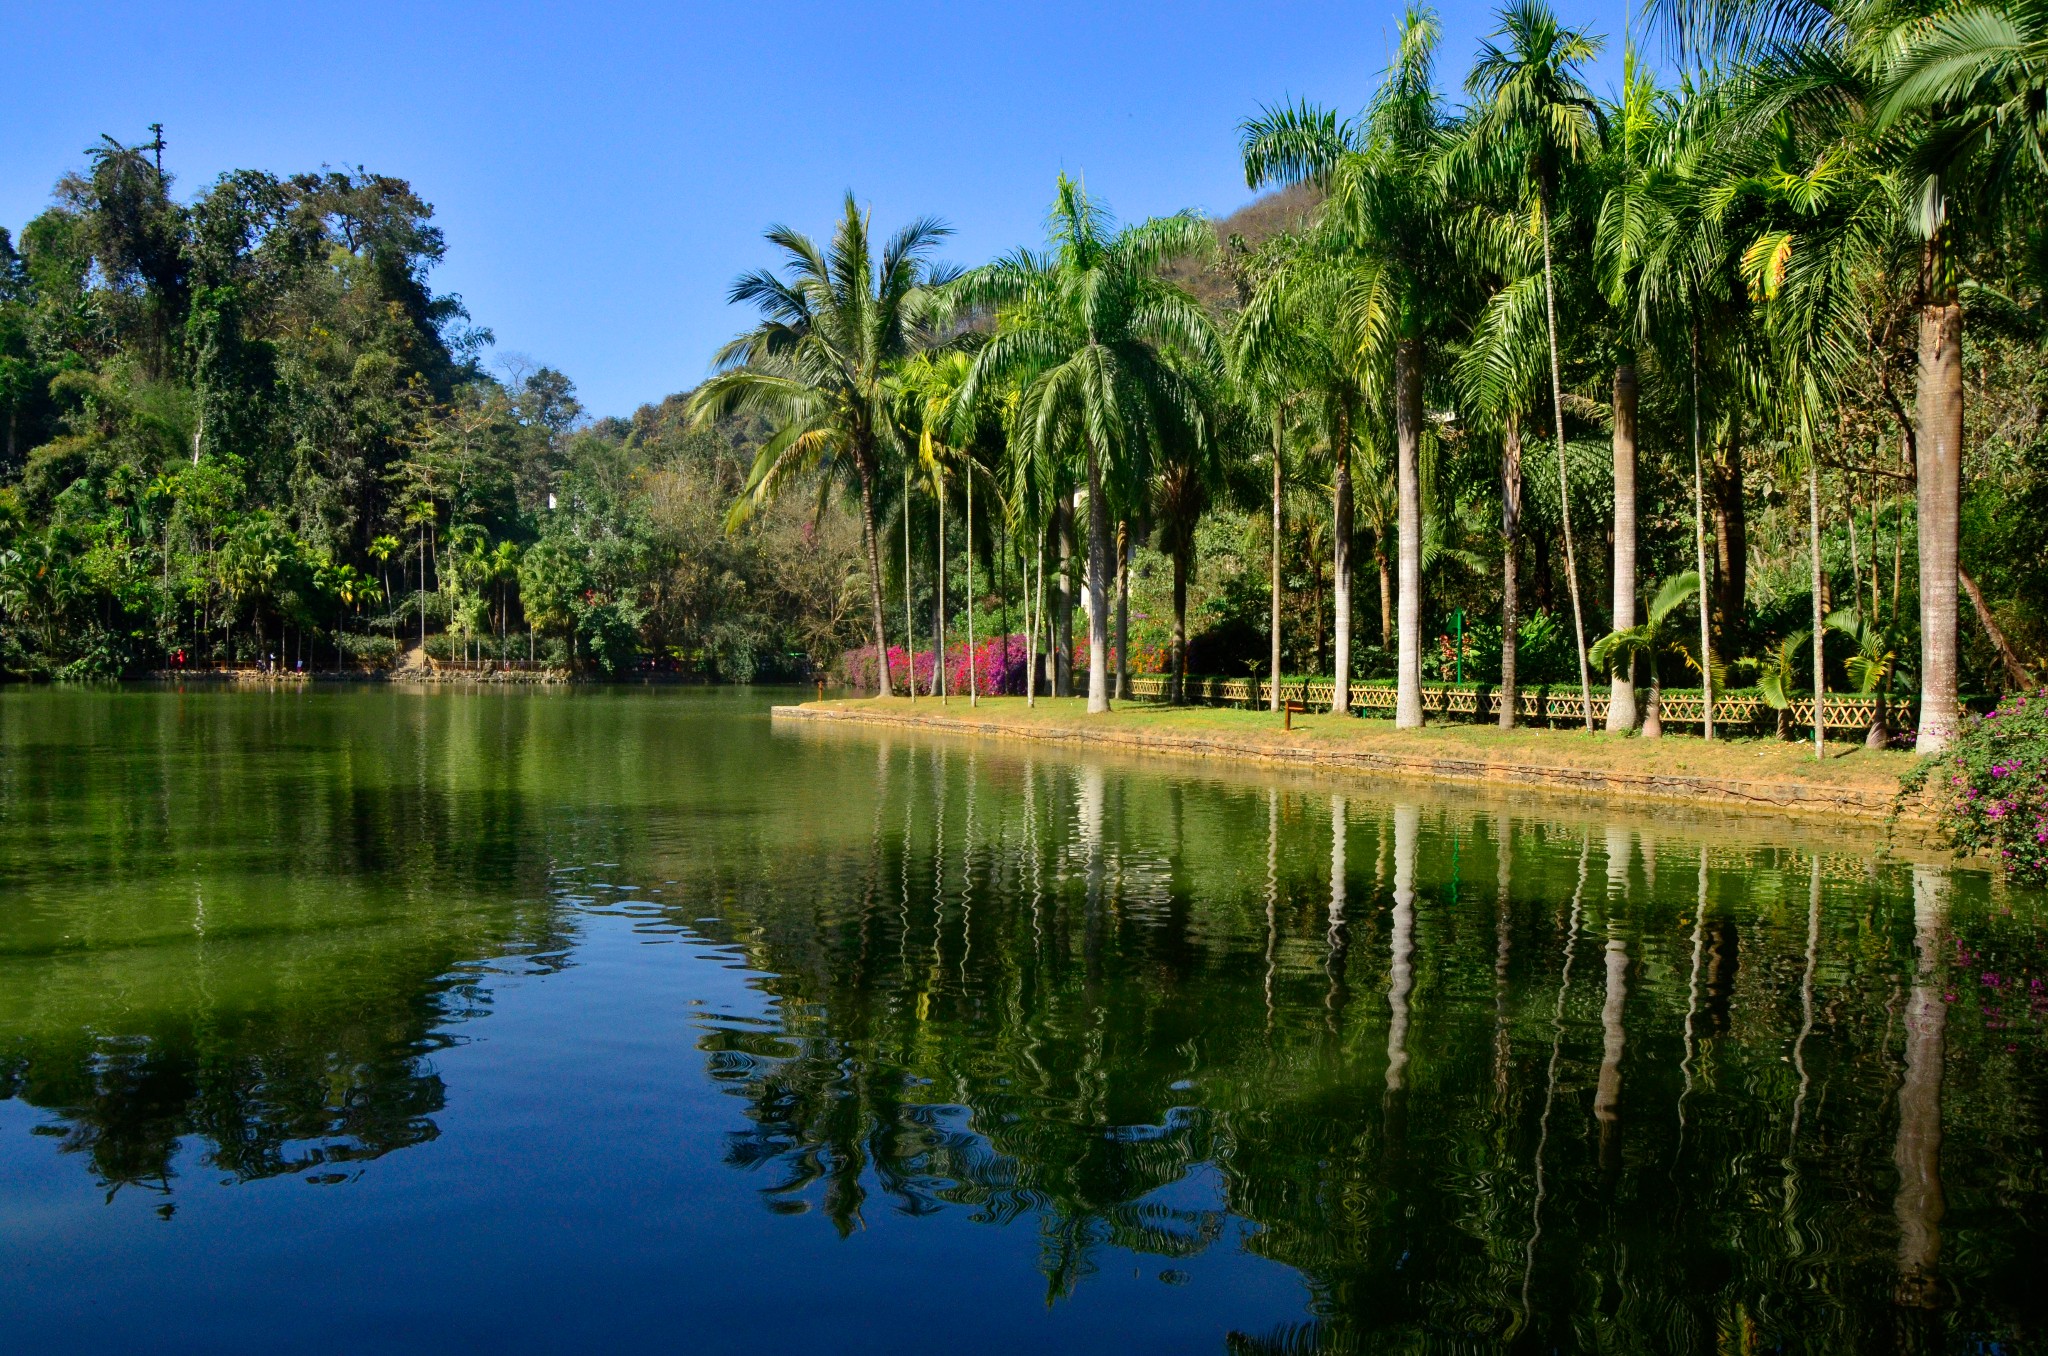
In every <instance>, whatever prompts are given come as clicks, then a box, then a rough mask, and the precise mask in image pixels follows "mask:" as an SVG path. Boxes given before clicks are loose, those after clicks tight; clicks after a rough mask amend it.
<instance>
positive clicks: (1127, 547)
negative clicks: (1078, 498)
mask: <svg viewBox="0 0 2048 1356" xmlns="http://www.w3.org/2000/svg"><path fill="white" fill-rule="evenodd" d="M1130 533H1131V525H1130V524H1129V523H1118V524H1117V528H1116V535H1117V542H1118V549H1117V553H1116V699H1117V700H1118V701H1129V700H1130V699H1131V553H1132V543H1131V537H1130Z"/></svg>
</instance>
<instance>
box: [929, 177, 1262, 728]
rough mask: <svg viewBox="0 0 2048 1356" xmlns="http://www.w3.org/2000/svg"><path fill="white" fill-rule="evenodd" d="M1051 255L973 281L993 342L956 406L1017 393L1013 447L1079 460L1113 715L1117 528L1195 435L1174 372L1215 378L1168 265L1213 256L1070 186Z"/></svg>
mask: <svg viewBox="0 0 2048 1356" xmlns="http://www.w3.org/2000/svg"><path fill="white" fill-rule="evenodd" d="M1050 226H1051V240H1050V245H1051V248H1050V249H1049V250H1048V251H1047V252H1046V253H1045V254H1042V255H1035V254H1032V253H1030V252H1028V251H1018V252H1017V253H1015V254H1011V255H1009V256H1007V257H1005V258H1003V259H1000V260H998V261H996V262H995V263H992V264H988V265H985V266H984V267H982V268H979V269H976V270H974V271H972V272H970V273H968V274H966V275H964V276H963V277H962V278H961V279H960V280H959V282H958V284H957V288H958V293H959V296H960V298H961V300H962V301H963V302H964V303H965V304H966V305H968V306H971V307H980V308H987V309H989V310H992V311H993V312H994V313H995V317H996V331H995V334H994V335H993V336H992V337H991V338H990V339H989V341H988V343H987V344H986V345H985V346H984V347H983V348H982V349H981V351H980V352H979V353H978V354H977V355H976V357H975V365H974V370H973V373H972V374H971V375H970V377H969V378H968V382H967V385H966V386H965V387H964V388H963V389H962V391H961V393H960V401H961V403H962V405H963V406H964V407H966V408H968V409H974V408H976V407H977V402H978V401H980V400H983V399H989V398H993V396H994V395H995V393H996V391H997V390H998V389H1000V388H1002V387H1004V386H1014V387H1016V388H1018V389H1019V390H1020V391H1021V392H1022V399H1021V402H1020V408H1019V418H1018V422H1017V434H1018V436H1019V437H1020V438H1021V439H1022V440H1023V441H1024V442H1025V443H1026V444H1027V445H1029V446H1030V447H1032V448H1033V449H1035V450H1036V451H1037V452H1038V454H1039V455H1042V456H1045V457H1051V458H1059V459H1068V458H1071V459H1073V460H1078V461H1079V462H1080V463H1081V466H1082V468H1083V483H1084V484H1085V486H1086V488H1087V494H1088V570H1087V576H1088V577H1087V593H1088V641H1089V648H1088V709H1089V711H1090V712H1101V711H1107V710H1108V709H1109V700H1110V692H1109V667H1108V662H1109V646H1110V642H1109V596H1108V585H1109V570H1110V563H1109V556H1110V550H1111V542H1110V532H1109V523H1110V518H1111V513H1112V511H1113V509H1115V510H1119V511H1120V516H1124V517H1129V516H1131V510H1132V509H1133V508H1134V507H1135V506H1136V505H1138V504H1140V503H1141V502H1142V500H1143V486H1144V485H1145V483H1146V481H1147V480H1148V478H1149V475H1150V472H1151V469H1152V467H1153V466H1154V465H1155V464H1156V462H1157V459H1158V453H1159V447H1160V443H1161V440H1162V438H1163V437H1165V436H1167V435H1168V433H1169V432H1170V431H1171V430H1172V428H1173V427H1175V426H1176V425H1179V426H1182V427H1185V426H1191V425H1194V424H1196V423H1198V422H1199V420H1200V418H1201V411H1200V408H1199V393H1198V390H1197V388H1196V386H1195V384H1194V383H1193V381H1191V380H1190V379H1189V378H1188V377H1187V376H1185V375H1183V374H1182V373H1181V372H1180V371H1178V370H1177V369H1176V368H1175V366H1174V364H1173V362H1171V361H1170V360H1169V358H1168V354H1169V352H1171V351H1175V350H1177V351H1179V352H1180V353H1182V354H1185V355H1186V356H1187V357H1188V358H1189V359H1190V360H1192V361H1194V362H1196V363H1199V364H1203V365H1206V366H1208V367H1210V368H1212V369H1220V366H1221V359H1222V348H1221V344H1220V341H1219V339H1218V337H1217V334H1216V330H1215V326H1214V325H1213V324H1212V323H1211V322H1210V320H1209V318H1208V317H1207V316H1206V315H1205V314H1203V312H1202V310H1201V308H1200V307H1199V306H1198V305H1197V304H1196V303H1195V301H1194V299H1193V298H1192V297H1190V296H1189V295H1188V294H1187V292H1186V291H1185V290H1183V289H1182V288H1180V287H1178V286H1177V285H1175V284H1173V283H1170V282H1168V281H1166V280H1164V279H1163V278H1161V277H1160V276H1159V271H1160V269H1161V268H1162V267H1163V266H1164V265H1166V264H1167V263H1169V262H1171V261H1173V260H1175V259H1179V258H1183V257H1186V256H1188V255H1193V254H1197V253H1200V252H1201V251H1203V250H1206V249H1209V248H1212V247H1213V243H1214V237H1213V236H1212V235H1211V234H1210V233H1209V230H1208V228H1207V227H1206V226H1205V225H1203V223H1202V222H1201V221H1199V220H1198V219H1196V218H1195V217H1194V216H1192V215H1189V214H1183V215H1180V216H1173V217H1159V218H1154V219H1153V220H1150V221H1145V222H1140V223H1138V224H1137V225H1134V226H1127V227H1124V228H1123V229H1121V230H1119V229H1117V228H1116V225H1115V222H1114V220H1113V219H1112V218H1111V217H1110V215H1109V212H1108V210H1107V209H1106V208H1104V207H1103V206H1102V204H1101V203H1099V202H1096V201H1094V200H1092V199H1091V198H1089V196H1088V195H1087V193H1086V191H1085V190H1083V189H1082V187H1081V185H1080V184H1078V183H1076V182H1075V181H1073V180H1071V179H1068V178H1067V177H1066V176H1065V175H1061V176H1060V179H1059V184H1058V188H1057V190H1056V192H1055V195H1054V199H1053V208H1052V217H1051V223H1050Z"/></svg>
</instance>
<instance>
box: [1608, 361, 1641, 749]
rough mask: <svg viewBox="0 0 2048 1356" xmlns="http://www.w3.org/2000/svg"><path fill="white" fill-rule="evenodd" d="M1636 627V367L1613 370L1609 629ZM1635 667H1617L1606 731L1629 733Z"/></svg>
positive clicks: (1630, 663)
mask: <svg viewBox="0 0 2048 1356" xmlns="http://www.w3.org/2000/svg"><path fill="white" fill-rule="evenodd" d="M1635 624H1636V369H1635V364H1634V363H1623V364H1621V365H1620V366H1618V367H1616V368H1615V369H1614V621H1613V624H1612V626H1611V627H1610V629H1611V630H1615V631H1626V630H1628V629H1629V628H1630V627H1632V626H1634V625H1635ZM1635 670H1636V663H1635V654H1634V652H1633V651H1631V652H1630V653H1629V659H1628V665H1627V667H1626V668H1625V669H1624V668H1619V667H1618V668H1616V669H1615V670H1614V671H1613V673H1612V674H1611V675H1609V678H1610V687H1609V695H1608V702H1607V728H1608V729H1609V730H1630V729H1634V728H1635V723H1636V673H1635Z"/></svg>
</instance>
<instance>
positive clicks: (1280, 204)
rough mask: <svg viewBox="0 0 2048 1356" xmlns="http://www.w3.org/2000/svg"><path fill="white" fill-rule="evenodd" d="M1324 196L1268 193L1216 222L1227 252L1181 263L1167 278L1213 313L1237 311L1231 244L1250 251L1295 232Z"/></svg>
mask: <svg viewBox="0 0 2048 1356" xmlns="http://www.w3.org/2000/svg"><path fill="white" fill-rule="evenodd" d="M1322 200H1323V195H1322V194H1321V193H1320V192H1318V191H1317V190H1315V189H1313V188H1307V187H1302V186H1296V187H1294V188H1283V189H1281V190H1280V191H1279V192H1278V193H1268V194H1267V195H1266V196H1265V197H1263V198H1256V199H1254V200H1252V201H1251V202H1248V203H1246V204H1245V205H1244V206H1243V207H1240V208H1238V209H1237V210H1236V211H1235V212H1232V213H1231V214H1230V215H1229V216H1227V217H1219V218H1217V219H1216V221H1215V222H1214V223H1213V224H1214V226H1215V228H1216V242H1217V243H1218V244H1219V245H1221V246H1223V250H1222V251H1221V252H1220V253H1219V254H1218V255H1217V256H1216V257H1215V258H1213V259H1211V260H1209V261H1208V262H1207V263H1202V264H1196V263H1193V262H1189V261H1181V262H1177V263H1175V264H1173V265H1171V266H1170V267H1169V268H1168V269H1167V270H1166V276H1167V277H1169V278H1171V279H1172V280H1173V281H1175V282H1177V283H1179V284H1180V285H1181V286H1183V287H1185V288H1187V289H1188V291H1190V292H1192V293H1194V294H1195V296H1196V297H1197V298H1199V299H1200V301H1201V303H1202V304H1203V305H1204V306H1206V307H1208V308H1209V310H1210V312H1211V313H1212V314H1214V313H1220V312H1223V311H1233V310H1236V309H1237V307H1238V305H1239V300H1240V299H1239V297H1238V294H1237V281H1236V278H1235V277H1234V275H1233V274H1232V272H1231V268H1230V241H1231V237H1233V236H1235V237H1237V238H1238V239H1239V240H1241V241H1243V242H1244V244H1245V245H1246V246H1247V247H1248V248H1252V249H1256V248H1258V246H1259V245H1261V244H1262V243H1264V242H1265V241H1267V240H1269V239H1271V238H1272V237H1274V236H1276V235H1278V234H1280V233H1281V232H1282V231H1291V230H1294V229H1295V228H1297V227H1299V226H1300V225H1301V224H1302V223H1303V222H1304V221H1306V220H1307V218H1308V216H1309V214H1310V213H1312V212H1314V211H1315V209H1316V206H1317V204H1319V203H1320V202H1322Z"/></svg>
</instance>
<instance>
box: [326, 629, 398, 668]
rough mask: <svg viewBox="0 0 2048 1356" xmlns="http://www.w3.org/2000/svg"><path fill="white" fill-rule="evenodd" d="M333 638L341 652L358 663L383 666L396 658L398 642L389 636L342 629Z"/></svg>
mask: <svg viewBox="0 0 2048 1356" xmlns="http://www.w3.org/2000/svg"><path fill="white" fill-rule="evenodd" d="M335 640H336V641H337V642H338V643H339V644H340V646H341V652H342V653H343V654H345V655H347V656H348V657H349V658H350V659H353V660H355V661H356V662H357V663H359V664H371V665H374V666H376V667H378V668H383V667H386V666H388V665H389V664H391V663H392V662H393V661H394V660H396V659H397V658H398V642H397V641H395V640H393V639H392V638H391V637H390V636H370V635H362V634H359V633H357V632H354V631H344V632H342V633H341V634H340V635H339V636H336V637H335Z"/></svg>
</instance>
